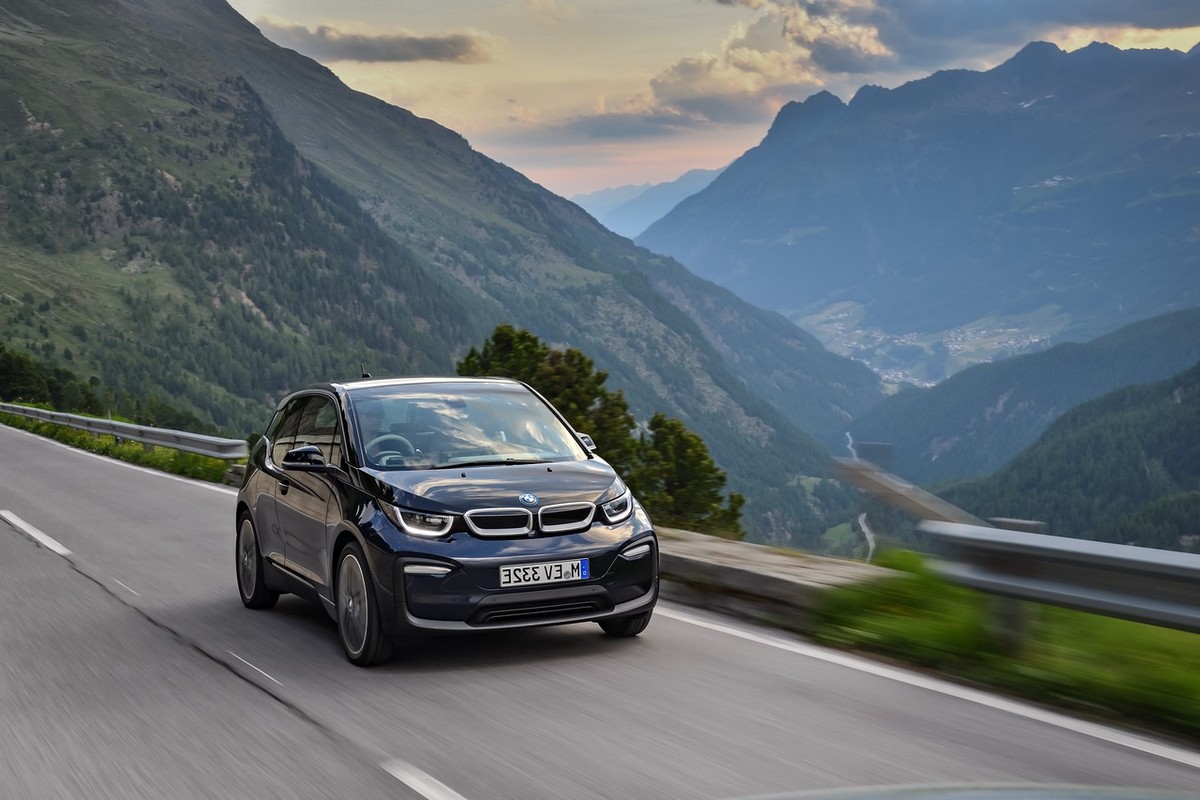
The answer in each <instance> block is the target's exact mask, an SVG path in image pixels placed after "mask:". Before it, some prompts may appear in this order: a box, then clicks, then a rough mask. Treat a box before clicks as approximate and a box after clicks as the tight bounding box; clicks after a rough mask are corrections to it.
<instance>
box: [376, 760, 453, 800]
mask: <svg viewBox="0 0 1200 800" xmlns="http://www.w3.org/2000/svg"><path fill="white" fill-rule="evenodd" d="M379 766H381V767H383V769H384V771H385V772H387V773H388V774H389V775H391V776H392V777H393V778H395V779H396V780H398V781H400V782H401V783H403V784H404V785H405V786H407V787H408V788H410V789H412V790H413V791H414V792H416V793H417V794H419V795H421V796H422V797H424V798H427V800H466V798H465V797H463V796H462V795H461V794H459V793H458V792H456V791H454V790H453V789H451V788H450V787H449V786H447V785H446V784H444V783H442V782H441V781H439V780H438V779H437V778H435V777H433V776H432V775H430V774H429V773H427V772H422V771H421V770H419V769H417V768H416V767H414V766H413V765H412V764H409V763H408V762H407V761H401V760H400V759H398V758H394V759H392V760H391V761H385V762H383V763H382V764H380V765H379Z"/></svg>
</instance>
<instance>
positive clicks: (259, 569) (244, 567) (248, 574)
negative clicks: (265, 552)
mask: <svg viewBox="0 0 1200 800" xmlns="http://www.w3.org/2000/svg"><path fill="white" fill-rule="evenodd" d="M235 567H236V571H237V583H238V594H239V595H240V596H241V598H242V605H244V606H245V607H246V608H271V607H272V606H273V605H275V601H276V600H278V599H279V592H276V591H273V590H271V589H268V588H267V584H266V581H265V580H264V577H263V558H262V552H261V551H260V550H259V549H258V533H257V532H256V531H255V530H254V520H253V519H251V518H250V514H249V513H248V512H247V513H243V514H242V516H241V517H239V518H238V529H237V537H236V561H235Z"/></svg>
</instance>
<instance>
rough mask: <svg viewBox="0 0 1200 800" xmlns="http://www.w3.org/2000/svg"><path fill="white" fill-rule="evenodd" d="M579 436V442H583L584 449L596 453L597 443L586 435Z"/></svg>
mask: <svg viewBox="0 0 1200 800" xmlns="http://www.w3.org/2000/svg"><path fill="white" fill-rule="evenodd" d="M578 435H579V441H581V442H583V446H584V447H586V448H587V449H588V450H591V451H592V452H593V453H594V452H596V443H595V442H594V441H592V437H591V436H588V435H587V434H586V433H580V434H578Z"/></svg>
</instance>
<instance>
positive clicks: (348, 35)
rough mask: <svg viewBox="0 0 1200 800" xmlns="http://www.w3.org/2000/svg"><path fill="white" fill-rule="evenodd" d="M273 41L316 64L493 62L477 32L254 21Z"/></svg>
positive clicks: (482, 38)
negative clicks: (421, 32) (358, 29)
mask: <svg viewBox="0 0 1200 800" xmlns="http://www.w3.org/2000/svg"><path fill="white" fill-rule="evenodd" d="M255 24H256V25H258V27H259V29H260V30H262V32H263V34H264V35H265V36H267V37H268V38H269V39H271V40H272V41H273V42H275V43H277V44H280V45H283V46H284V47H290V48H291V49H293V50H296V51H297V52H300V53H303V54H304V55H306V56H309V57H310V58H315V59H316V60H317V61H322V62H324V61H359V62H364V63H381V62H404V61H448V62H455V63H459V64H478V63H481V62H484V61H489V60H490V53H489V40H488V37H486V36H484V35H482V34H476V33H450V34H445V35H442V36H418V35H416V34H413V33H410V32H408V31H395V32H392V33H379V34H365V33H353V32H346V31H343V30H341V29H339V28H337V27H335V26H333V25H319V26H317V27H316V28H314V29H312V30H310V29H309V28H307V27H306V26H304V25H292V24H289V23H286V22H280V21H277V20H273V19H269V18H268V19H259V20H256V21H255Z"/></svg>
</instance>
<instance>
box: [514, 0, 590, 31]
mask: <svg viewBox="0 0 1200 800" xmlns="http://www.w3.org/2000/svg"><path fill="white" fill-rule="evenodd" d="M508 8H509V9H510V10H516V11H520V12H522V13H526V14H530V15H532V16H533V18H534V19H536V20H537V21H538V22H539V23H541V24H542V25H545V26H547V27H555V26H557V25H559V24H561V23H562V22H564V21H566V20H569V19H572V18H574V17H575V16H576V15H577V14H578V12H577V11H576V10H575V8H574V7H572V6H560V5H559V4H558V0H524V2H523V3H521V5H520V6H509V7H508Z"/></svg>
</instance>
